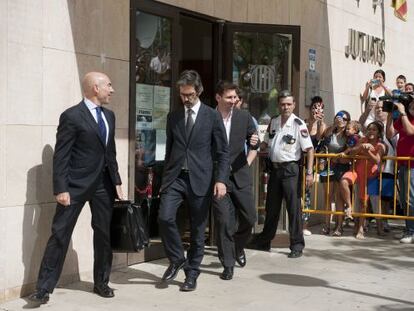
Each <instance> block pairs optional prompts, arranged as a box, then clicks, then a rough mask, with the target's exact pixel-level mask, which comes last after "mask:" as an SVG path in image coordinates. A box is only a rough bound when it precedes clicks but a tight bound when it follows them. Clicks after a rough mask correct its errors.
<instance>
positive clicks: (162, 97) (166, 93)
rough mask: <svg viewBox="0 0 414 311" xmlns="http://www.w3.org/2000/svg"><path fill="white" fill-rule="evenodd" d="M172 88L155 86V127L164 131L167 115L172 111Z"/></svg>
mask: <svg viewBox="0 0 414 311" xmlns="http://www.w3.org/2000/svg"><path fill="white" fill-rule="evenodd" d="M170 98H171V88H169V87H166V86H159V85H155V86H154V106H153V107H154V109H153V120H152V121H153V127H154V128H155V129H164V130H165V128H166V124H167V115H168V112H169V111H170Z"/></svg>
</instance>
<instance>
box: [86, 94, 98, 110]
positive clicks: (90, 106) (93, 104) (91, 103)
mask: <svg viewBox="0 0 414 311" xmlns="http://www.w3.org/2000/svg"><path fill="white" fill-rule="evenodd" d="M83 102H84V103H85V105H86V107H88V109H89V110H94V109H96V107H99V106H98V105H97V104H95V103H94V102H92V101H91V100H90V99H87V98H86V97H85V98H84V99H83Z"/></svg>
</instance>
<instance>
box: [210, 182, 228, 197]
mask: <svg viewBox="0 0 414 311" xmlns="http://www.w3.org/2000/svg"><path fill="white" fill-rule="evenodd" d="M226 191H227V189H226V185H225V184H223V183H222V182H216V183H215V184H214V192H213V193H214V196H215V197H216V198H217V199H221V198H223V197H224V196H225V194H226Z"/></svg>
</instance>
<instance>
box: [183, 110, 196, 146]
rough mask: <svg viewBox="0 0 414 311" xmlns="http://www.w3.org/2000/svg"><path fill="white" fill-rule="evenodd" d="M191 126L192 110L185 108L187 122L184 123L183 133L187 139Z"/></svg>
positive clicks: (192, 124) (192, 123)
mask: <svg viewBox="0 0 414 311" xmlns="http://www.w3.org/2000/svg"><path fill="white" fill-rule="evenodd" d="M193 126H194V120H193V110H192V109H187V122H186V124H185V134H186V136H187V140H188V138H189V137H190V133H191V130H192V128H193Z"/></svg>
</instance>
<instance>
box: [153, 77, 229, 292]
mask: <svg viewBox="0 0 414 311" xmlns="http://www.w3.org/2000/svg"><path fill="white" fill-rule="evenodd" d="M177 87H178V90H179V93H180V98H181V101H182V103H183V107H181V108H180V109H178V110H176V111H173V112H171V113H169V114H168V118H167V142H166V153H165V164H164V165H165V166H164V174H163V177H162V185H161V190H160V193H161V202H160V210H159V215H158V221H159V228H160V233H161V238H162V241H163V243H164V249H165V253H166V254H167V257H168V259H169V261H170V265H169V267H168V268H167V270H166V271H165V273H164V275H163V277H162V280H163V281H171V280H174V279H175V277H176V276H177V274H178V271H179V270H180V269H182V268H184V271H185V275H186V278H185V281H184V284H182V286H181V287H180V290H181V291H193V290H195V289H196V286H197V278H198V275H199V274H200V268H199V267H200V264H201V261H202V259H203V255H204V232H205V228H206V224H207V220H208V211H209V206H210V202H211V187H212V182H213V178H214V185H213V194H214V196H216V197H217V198H222V197H223V196H224V195H225V194H226V182H227V178H228V168H229V154H228V144H227V139H226V131H225V129H224V126H223V121H222V120H221V117H220V114H219V113H218V111H216V110H214V109H212V108H211V107H208V106H207V105H205V104H203V103H201V101H200V99H199V96H200V94H201V93H202V91H203V85H202V82H201V78H200V76H199V74H198V73H197V72H196V71H194V70H186V71H184V72H183V73H182V74H181V76H180V78H179V80H178V82H177ZM213 159H214V160H216V161H217V167H216V174H215V176H213V173H214V168H213ZM184 200H186V201H187V203H188V209H189V215H190V223H191V244H190V248H189V250H188V252H187V259H186V258H185V256H184V248H183V245H182V241H181V237H180V233H179V230H178V228H177V224H176V214H177V209H178V208H179V207H180V205H181V204H182V203H183V201H184Z"/></svg>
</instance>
